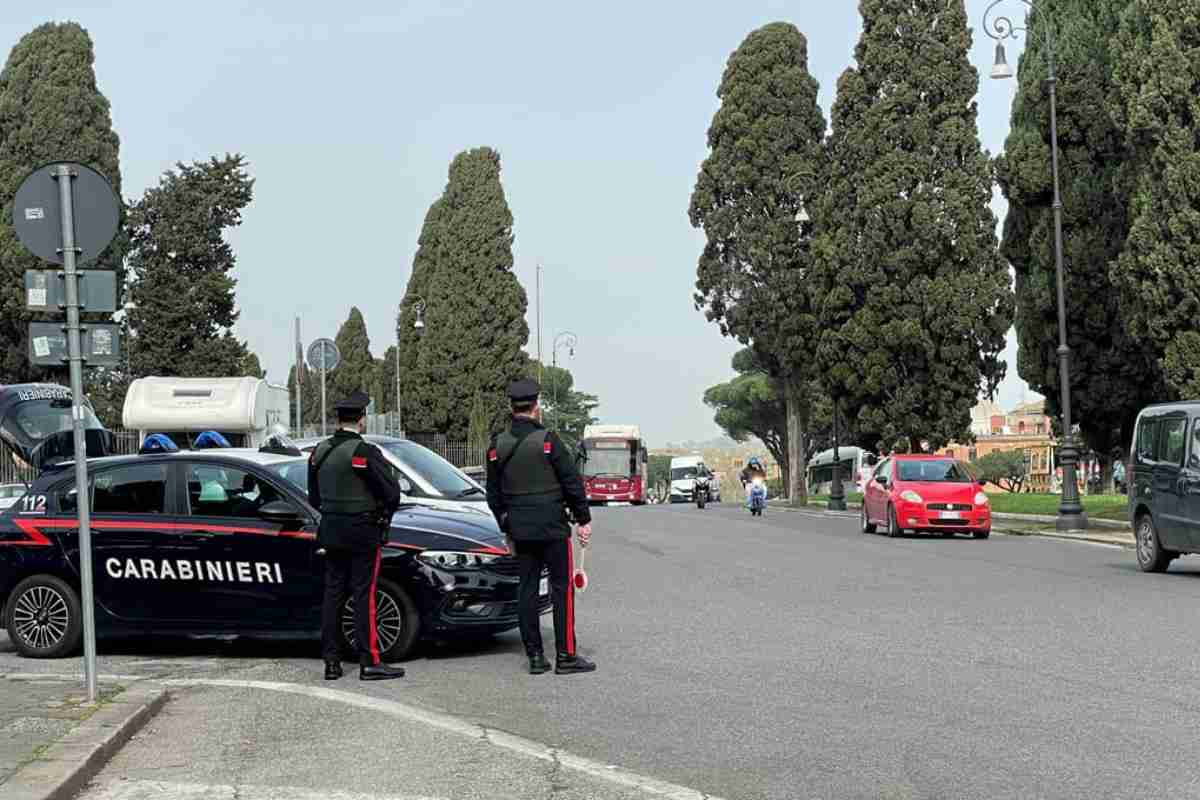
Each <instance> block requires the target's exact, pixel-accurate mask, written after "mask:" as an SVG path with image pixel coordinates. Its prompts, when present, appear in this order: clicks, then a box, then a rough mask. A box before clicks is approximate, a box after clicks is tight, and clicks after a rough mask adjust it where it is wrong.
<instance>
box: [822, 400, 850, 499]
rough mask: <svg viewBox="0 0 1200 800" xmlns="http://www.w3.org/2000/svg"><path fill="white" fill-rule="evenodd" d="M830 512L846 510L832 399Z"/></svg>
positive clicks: (836, 411) (836, 415)
mask: <svg viewBox="0 0 1200 800" xmlns="http://www.w3.org/2000/svg"><path fill="white" fill-rule="evenodd" d="M826 508H827V509H829V510H830V511H845V510H846V487H845V486H844V485H843V484H842V456H841V453H839V452H838V401H837V398H836V397H835V398H833V485H832V486H830V487H829V504H828V505H827V506H826Z"/></svg>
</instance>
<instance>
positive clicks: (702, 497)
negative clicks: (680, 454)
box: [692, 475, 708, 508]
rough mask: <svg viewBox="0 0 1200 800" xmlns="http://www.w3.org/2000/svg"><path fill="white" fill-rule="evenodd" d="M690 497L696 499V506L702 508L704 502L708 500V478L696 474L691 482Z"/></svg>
mask: <svg viewBox="0 0 1200 800" xmlns="http://www.w3.org/2000/svg"><path fill="white" fill-rule="evenodd" d="M692 499H693V500H695V501H696V508H704V504H705V503H707V502H708V478H706V477H703V476H701V475H697V476H696V479H695V481H694V482H693V483H692Z"/></svg>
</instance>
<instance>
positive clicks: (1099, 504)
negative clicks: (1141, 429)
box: [809, 492, 1129, 520]
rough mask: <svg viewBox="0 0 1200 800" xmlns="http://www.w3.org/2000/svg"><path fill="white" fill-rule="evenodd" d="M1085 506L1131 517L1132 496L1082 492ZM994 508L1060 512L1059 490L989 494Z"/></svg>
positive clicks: (1093, 512)
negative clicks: (1129, 505)
mask: <svg viewBox="0 0 1200 800" xmlns="http://www.w3.org/2000/svg"><path fill="white" fill-rule="evenodd" d="M1080 499H1081V500H1082V501H1083V509H1084V511H1086V512H1087V513H1088V516H1090V517H1097V518H1099V519H1118V520H1125V519H1128V517H1129V514H1128V511H1127V509H1128V503H1129V500H1128V498H1126V497H1125V495H1123V494H1085V495H1081V496H1080ZM988 500H989V501H990V502H991V504H992V511H995V512H996V513H998V514H1034V515H1042V516H1049V517H1052V516H1054V515H1055V514H1057V513H1058V502H1059V498H1058V495H1056V494H989V495H988ZM828 501H829V496H828V495H823V494H822V495H810V496H809V502H815V503H820V504H824V503H827V502H828ZM846 502H847V503H861V502H862V495H861V494H860V493H858V492H848V493H847V494H846Z"/></svg>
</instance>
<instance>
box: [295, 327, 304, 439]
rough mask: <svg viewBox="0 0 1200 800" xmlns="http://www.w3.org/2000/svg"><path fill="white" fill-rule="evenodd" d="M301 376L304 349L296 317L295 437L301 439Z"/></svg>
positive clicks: (302, 420)
mask: <svg viewBox="0 0 1200 800" xmlns="http://www.w3.org/2000/svg"><path fill="white" fill-rule="evenodd" d="M303 377H304V351H303V349H302V348H301V346H300V317H296V437H297V438H301V439H302V438H304V403H303V402H302V399H303V395H302V392H303V390H302V389H301V385H302V384H303V383H304V381H303V380H302V378H303Z"/></svg>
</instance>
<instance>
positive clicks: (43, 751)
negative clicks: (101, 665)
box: [0, 676, 166, 800]
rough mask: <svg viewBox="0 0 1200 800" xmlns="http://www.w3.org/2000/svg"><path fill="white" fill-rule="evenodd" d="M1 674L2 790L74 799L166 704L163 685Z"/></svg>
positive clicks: (19, 796)
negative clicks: (90, 692)
mask: <svg viewBox="0 0 1200 800" xmlns="http://www.w3.org/2000/svg"><path fill="white" fill-rule="evenodd" d="M99 688H100V695H99V701H98V702H97V703H96V704H95V705H88V704H87V690H86V689H85V688H84V686H83V682H82V681H81V680H71V681H63V680H57V679H55V680H49V679H38V680H32V679H20V678H9V677H4V676H0V797H4V798H5V800H34V798H37V799H38V800H43V799H45V798H68V797H71V796H73V795H74V793H75V792H77V791H78V790H79V788H80V787H82V785H83V784H84V782H86V781H87V779H88V778H90V777H91V776H92V775H94V774H95V772H96V770H98V769H99V768H100V767H102V766H103V765H104V763H105V762H106V761H107V760H108V759H109V758H110V757H111V756H112V754H113V753H114V752H115V751H116V750H117V749H118V748H119V747H120V746H121V744H123V743H124V742H125V740H127V739H128V738H129V736H130V735H132V733H133V732H134V730H136V729H137V728H138V727H140V725H141V724H143V723H144V722H145V720H146V719H148V718H149V716H150V715H151V714H152V713H154V712H155V711H157V710H158V708H159V707H161V705H162V703H163V702H164V701H165V699H166V695H165V693H163V692H162V690H161V689H159V690H149V689H139V690H137V691H126V690H125V688H124V687H122V686H118V685H115V684H112V683H102V684H101V685H100V687H99Z"/></svg>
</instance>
